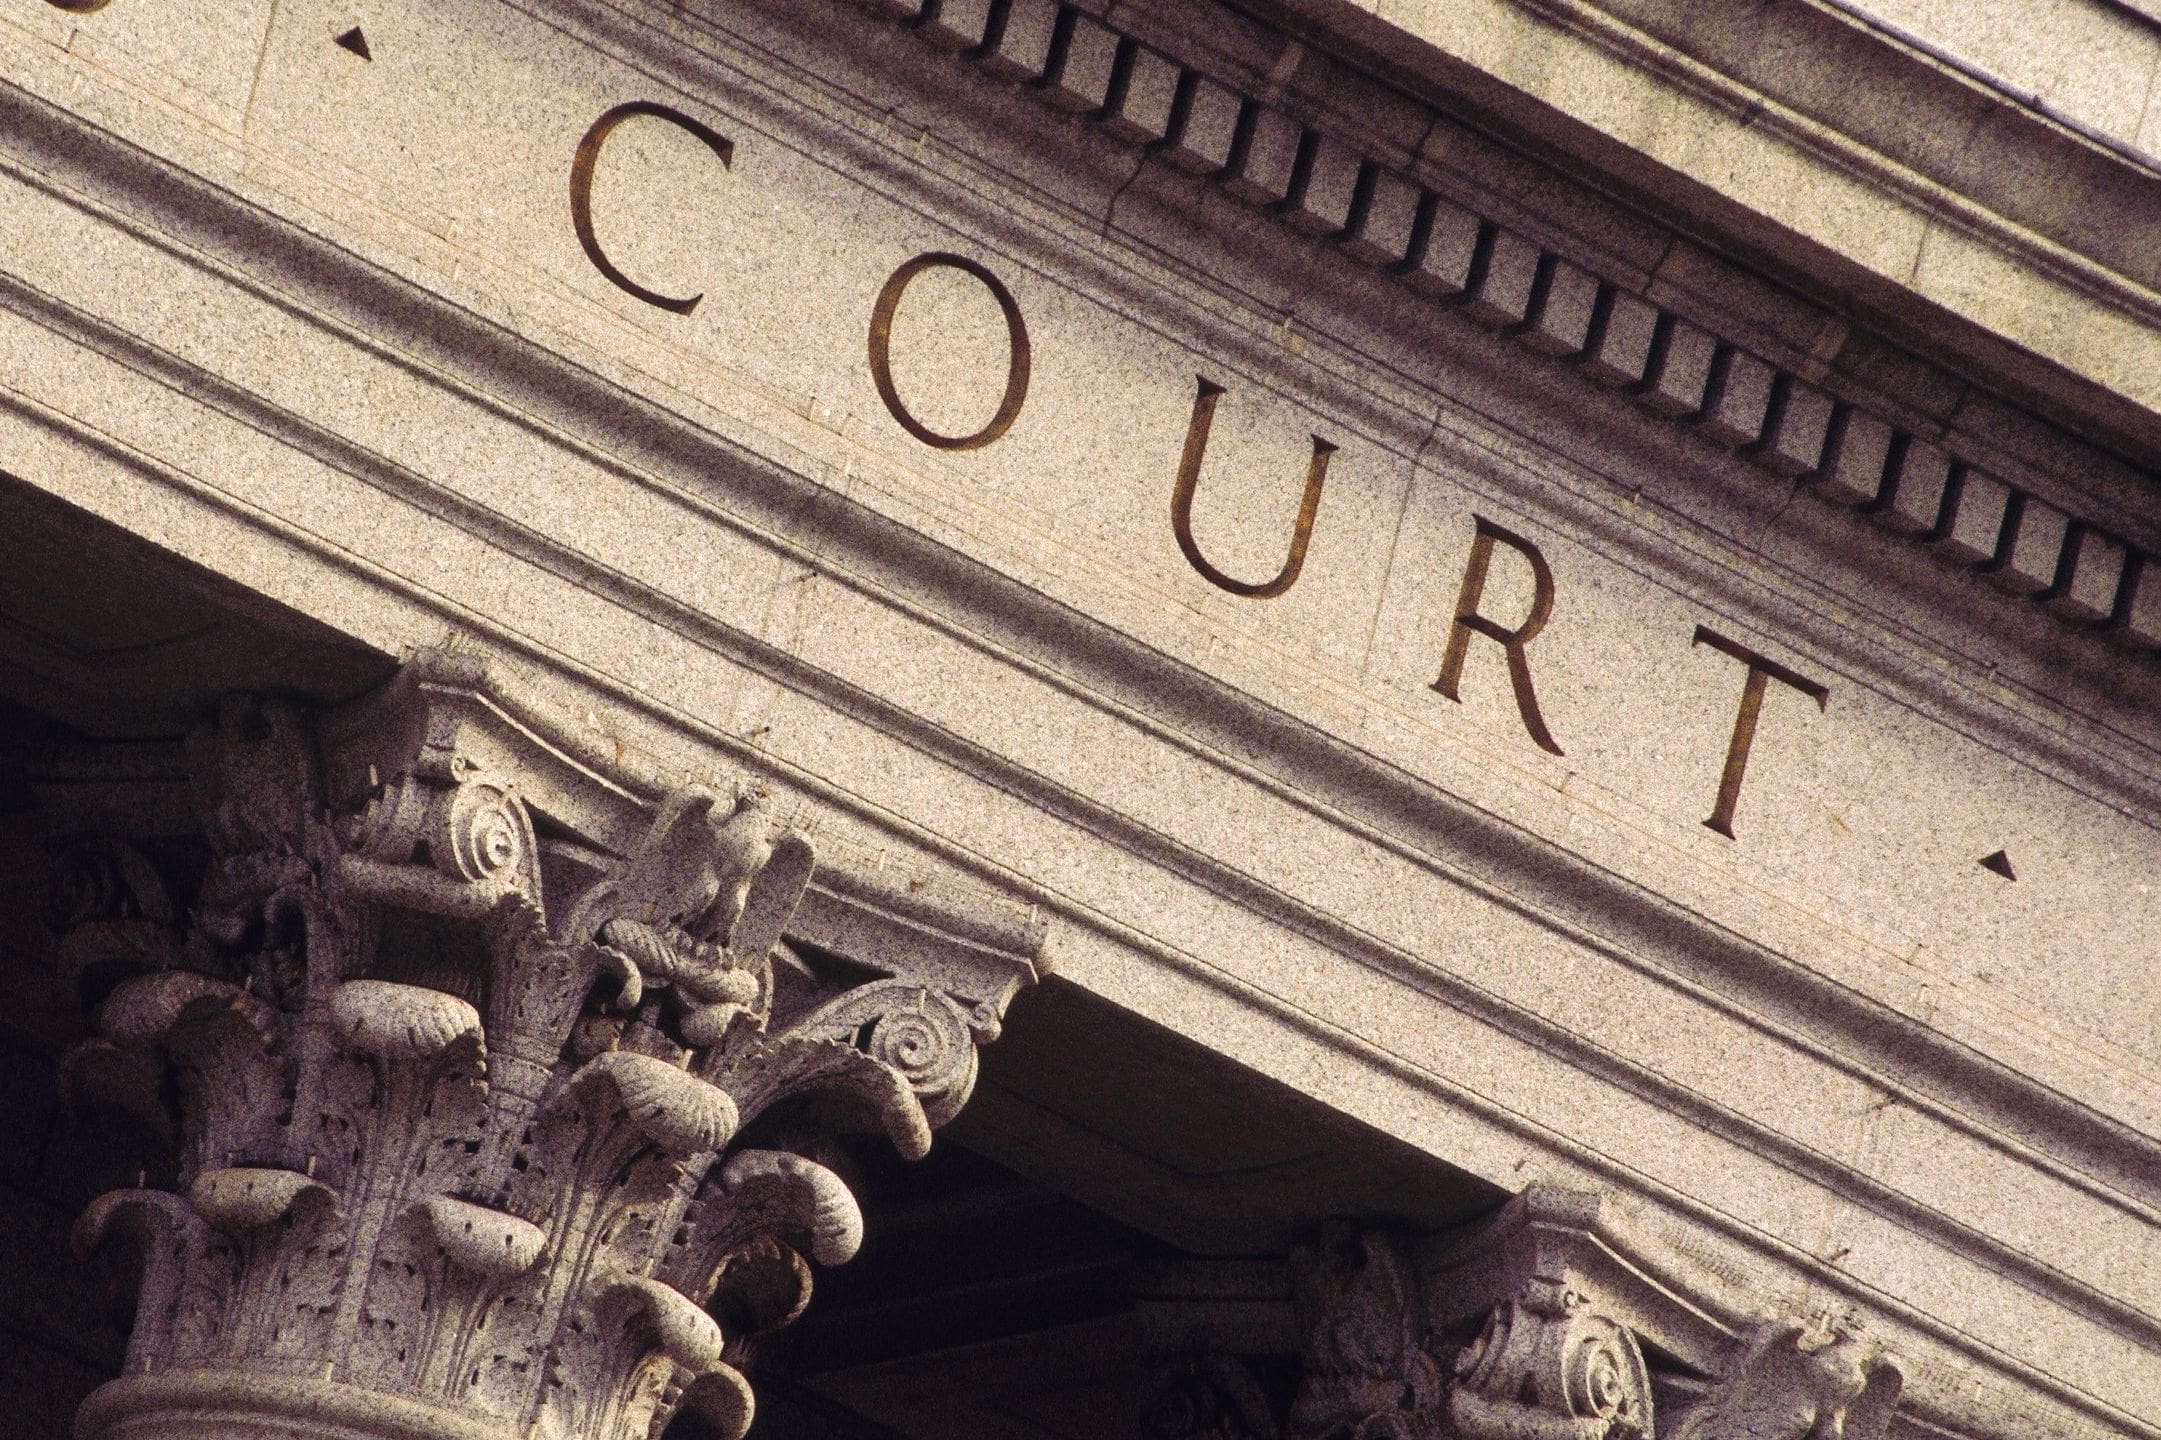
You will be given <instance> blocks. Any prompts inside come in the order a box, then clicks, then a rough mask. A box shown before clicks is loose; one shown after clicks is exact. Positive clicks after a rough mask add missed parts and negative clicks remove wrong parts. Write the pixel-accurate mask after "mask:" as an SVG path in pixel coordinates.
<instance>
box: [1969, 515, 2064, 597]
mask: <svg viewBox="0 0 2161 1440" xmlns="http://www.w3.org/2000/svg"><path fill="white" fill-rule="evenodd" d="M2070 525H2071V522H2070V519H2069V518H2068V517H2067V516H2065V514H2064V513H2063V512H2062V511H2061V510H2058V509H2057V508H2056V507H2055V506H2053V505H2051V504H2049V503H2048V502H2047V501H2045V500H2038V499H2036V498H2034V497H2033V496H2031V495H2019V494H2014V495H2013V496H2012V497H2011V505H2010V510H2009V514H2008V515H2007V516H2006V518H2005V520H2004V528H2003V542H2002V544H2001V546H2000V547H1999V548H1998V550H1997V552H1996V563H1995V564H1994V566H1992V567H1991V568H1990V570H1989V579H1991V580H1993V581H1995V582H1996V583H1997V584H1998V585H2001V586H2002V587H2003V588H2004V589H2006V590H2009V591H2012V592H2013V593H2015V594H2020V595H2037V594H2039V593H2040V592H2041V591H2043V590H2046V589H2048V588H2049V586H2051V585H2053V584H2055V583H2056V571H2057V569H2058V567H2059V566H2061V564H2062V563H2063V542H2064V537H2065V535H2066V533H2067V532H2068V531H2069V529H2070Z"/></svg>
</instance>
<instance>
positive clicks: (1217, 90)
mask: <svg viewBox="0 0 2161 1440" xmlns="http://www.w3.org/2000/svg"><path fill="white" fill-rule="evenodd" d="M1245 104H1246V102H1245V100H1244V99H1243V97H1241V96H1240V95H1238V94H1237V93H1236V92H1235V91H1233V90H1231V89H1230V88H1229V87H1228V86H1226V85H1223V84H1220V83H1218V82H1217V81H1214V80H1211V79H1209V78H1208V77H1207V76H1205V75H1194V74H1188V76H1187V77H1186V87H1185V93H1184V95H1183V96H1182V97H1181V98H1180V101H1179V106H1178V112H1177V114H1176V115H1175V116H1174V117H1173V119H1172V124H1171V134H1170V141H1169V143H1168V144H1167V145H1165V146H1164V147H1163V158H1164V159H1166V160H1168V161H1170V162H1171V164H1173V165H1176V166H1177V167H1178V168H1179V169H1181V170H1187V171H1191V172H1192V173H1193V174H1196V175H1215V174H1218V173H1220V172H1221V171H1222V170H1223V169H1224V167H1226V166H1228V165H1229V164H1230V163H1231V155H1232V152H1233V151H1234V150H1235V149H1236V147H1237V143H1238V120H1239V117H1240V116H1241V115H1242V114H1243V113H1244V111H1245Z"/></svg>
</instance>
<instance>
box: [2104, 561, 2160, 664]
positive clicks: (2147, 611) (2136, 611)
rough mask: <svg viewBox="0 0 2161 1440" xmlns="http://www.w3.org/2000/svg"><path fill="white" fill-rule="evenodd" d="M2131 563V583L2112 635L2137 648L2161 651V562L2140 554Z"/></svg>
mask: <svg viewBox="0 0 2161 1440" xmlns="http://www.w3.org/2000/svg"><path fill="white" fill-rule="evenodd" d="M2130 563H2131V564H2132V566H2133V574H2132V576H2131V583H2130V584H2129V585H2127V586H2126V587H2124V594H2123V608H2122V609H2121V610H2120V611H2119V612H2118V613H2117V616H2116V624H2115V627H2114V628H2113V629H2112V630H2110V631H2109V638H2110V639H2112V640H2114V641H2116V642H2117V643H2118V644H2120V645H2126V646H2129V647H2131V648H2132V649H2135V650H2161V561H2156V560H2155V559H2154V558H2153V557H2152V556H2150V555H2138V556H2133V557H2131V560H2130Z"/></svg>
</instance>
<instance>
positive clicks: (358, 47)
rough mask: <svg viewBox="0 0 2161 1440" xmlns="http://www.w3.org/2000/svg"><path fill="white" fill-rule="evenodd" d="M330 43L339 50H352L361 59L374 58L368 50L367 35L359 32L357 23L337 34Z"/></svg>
mask: <svg viewBox="0 0 2161 1440" xmlns="http://www.w3.org/2000/svg"><path fill="white" fill-rule="evenodd" d="M332 43H333V44H335V45H336V46H337V47H338V48H339V49H341V50H350V51H352V52H353V53H354V54H355V55H358V56H359V57H360V58H361V59H363V60H373V59H374V58H375V56H374V55H373V54H372V53H370V52H369V50H368V37H367V36H365V35H363V34H361V33H360V27H359V26H358V25H355V26H354V27H353V28H352V29H350V30H348V31H346V32H345V33H344V34H343V35H340V36H338V38H337V39H336V40H335V41H333V42H332Z"/></svg>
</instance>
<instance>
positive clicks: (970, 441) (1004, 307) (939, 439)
mask: <svg viewBox="0 0 2161 1440" xmlns="http://www.w3.org/2000/svg"><path fill="white" fill-rule="evenodd" d="M938 265H943V266H945V267H947V268H948V269H953V270H959V271H961V272H963V273H964V274H968V275H973V276H974V277H975V278H976V279H978V280H980V281H982V282H983V284H984V286H985V287H986V288H987V289H989V291H990V293H991V298H992V299H994V300H996V301H997V302H998V308H999V310H1001V311H1002V312H1004V314H1005V333H1006V340H1007V343H1008V345H1009V347H1010V349H1011V356H1010V358H1009V359H1008V360H1007V362H1006V375H1005V394H1004V395H1003V396H1002V397H1001V398H1000V399H999V401H998V413H997V414H995V415H993V416H991V417H990V423H989V424H988V425H985V426H984V427H983V428H982V429H980V430H978V431H976V432H975V433H974V434H973V435H940V434H939V433H938V432H937V431H935V430H932V429H931V428H930V427H929V426H927V425H925V424H924V423H923V422H922V421H920V420H918V419H916V418H915V416H913V415H911V414H909V413H908V407H907V406H906V405H903V404H902V403H901V399H900V392H899V391H898V390H896V389H894V388H893V363H892V354H891V345H892V340H893V313H894V312H895V311H896V310H898V309H899V308H900V297H901V292H903V291H905V290H906V289H907V288H908V282H909V281H911V280H913V279H914V278H915V277H916V276H917V275H920V274H921V273H922V272H924V271H925V270H928V269H930V268H932V267H933V266H938ZM870 378H871V381H872V383H873V384H875V385H876V386H877V387H878V398H879V399H881V400H883V401H884V402H885V408H886V409H887V411H889V412H890V413H891V414H892V416H893V418H894V419H895V420H898V421H899V422H900V428H901V429H903V430H906V431H907V432H908V433H909V434H910V435H913V436H914V437H915V438H916V439H918V440H920V441H922V442H923V443H924V444H925V445H935V446H937V447H938V448H939V449H940V450H975V449H979V448H980V447H982V446H985V445H988V444H990V443H991V441H993V440H996V439H997V438H998V437H999V436H1001V435H1003V434H1005V432H1006V431H1008V430H1010V429H1012V428H1013V421H1014V420H1015V419H1016V418H1017V417H1018V416H1019V415H1020V407H1021V406H1022V404H1024V403H1025V402H1026V401H1027V399H1028V326H1027V325H1026V324H1025V323H1024V322H1023V321H1022V320H1021V318H1020V306H1019V305H1017V304H1016V303H1014V300H1013V293H1012V292H1011V291H1010V290H1007V289H1006V288H1005V286H1004V285H1003V284H1001V283H1000V282H999V280H998V277H997V276H995V275H993V274H991V273H990V271H989V270H987V269H985V268H984V267H983V266H981V265H979V264H977V263H976V262H975V261H973V260H970V259H968V258H967V257H966V256H964V255H948V254H946V253H945V252H944V251H940V250H933V251H931V252H929V253H928V254H924V255H918V256H916V257H915V258H914V259H913V260H910V261H909V262H907V263H906V264H905V265H902V266H901V267H900V268H899V269H898V270H895V271H894V272H893V274H892V277H891V278H890V279H888V280H887V281H886V282H885V288H884V289H883V290H880V291H879V292H878V303H877V304H876V305H873V306H872V307H871V312H870Z"/></svg>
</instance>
